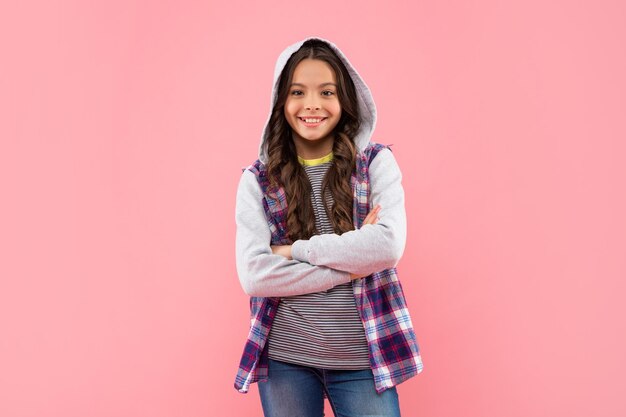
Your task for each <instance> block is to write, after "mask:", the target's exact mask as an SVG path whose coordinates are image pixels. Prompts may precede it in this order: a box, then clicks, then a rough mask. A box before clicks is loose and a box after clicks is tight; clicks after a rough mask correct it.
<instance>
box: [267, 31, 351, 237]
mask: <svg viewBox="0 0 626 417" xmlns="http://www.w3.org/2000/svg"><path fill="white" fill-rule="evenodd" d="M307 58H308V59H319V60H322V61H325V62H326V63H328V64H329V65H330V67H331V68H332V69H333V71H334V72H335V76H336V78H337V95H338V99H339V103H340V105H341V113H342V114H341V118H340V119H339V122H338V123H337V126H336V127H335V129H334V130H333V132H332V133H333V135H334V143H333V161H332V165H331V166H330V167H329V168H328V171H327V172H326V175H325V176H324V179H323V181H322V200H323V203H324V208H325V209H326V213H327V215H328V218H329V219H330V221H331V223H332V225H333V229H334V231H335V233H337V234H342V233H344V232H347V231H349V230H353V229H354V225H353V220H352V209H353V195H352V187H351V184H350V176H351V174H352V172H353V171H354V169H355V164H356V145H355V143H354V136H355V135H356V133H357V131H358V129H359V126H360V121H359V109H358V102H357V93H356V88H355V86H354V83H353V82H352V78H351V77H350V74H349V73H348V70H347V68H346V66H345V65H344V63H343V61H342V60H341V59H340V58H339V57H338V56H337V55H336V54H335V52H334V51H333V50H332V48H331V47H330V46H329V45H328V44H327V43H326V42H324V41H322V40H320V39H309V40H307V41H305V42H304V43H303V44H302V46H301V47H300V49H298V50H297V51H296V52H294V53H293V54H292V55H291V57H290V58H289V60H288V61H287V63H286V64H285V67H284V68H283V70H282V72H281V74H280V77H279V79H278V90H277V95H276V103H275V104H274V106H273V108H272V114H271V116H270V119H269V125H268V134H267V139H266V140H267V154H268V162H267V164H266V168H267V172H268V176H269V180H270V187H275V188H278V187H280V186H283V187H284V190H285V194H286V197H287V207H288V212H287V230H288V235H289V238H290V240H291V241H294V242H295V241H296V240H298V239H309V238H310V237H311V236H313V235H314V234H317V230H316V227H315V216H314V212H313V205H312V203H311V184H310V182H309V179H308V177H307V175H306V172H305V170H304V168H303V167H302V165H301V164H300V162H299V161H298V155H297V153H296V148H295V144H294V142H293V139H292V129H291V126H290V125H289V123H287V120H286V119H285V116H284V107H285V102H286V101H287V95H288V93H289V89H288V86H289V85H290V84H291V81H292V79H293V73H294V71H295V68H296V66H297V65H298V63H300V61H302V60H303V59H307ZM327 189H328V190H330V193H331V194H332V196H333V200H334V203H333V204H332V207H329V206H328V204H327V202H326V190H327Z"/></svg>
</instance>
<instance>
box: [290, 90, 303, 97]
mask: <svg viewBox="0 0 626 417" xmlns="http://www.w3.org/2000/svg"><path fill="white" fill-rule="evenodd" d="M301 92H302V91H300V90H293V91H292V92H291V95H292V96H298V95H300V94H296V93H301Z"/></svg>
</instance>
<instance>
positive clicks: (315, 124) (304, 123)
mask: <svg viewBox="0 0 626 417" xmlns="http://www.w3.org/2000/svg"><path fill="white" fill-rule="evenodd" d="M319 118H320V116H309V117H304V119H319ZM302 119H303V117H298V120H300V123H302V124H303V125H305V126H306V127H317V126H319V125H321V124H322V123H324V122H325V121H326V119H328V117H321V119H322V120H320V121H319V123H307V122H305V121H304V120H302Z"/></svg>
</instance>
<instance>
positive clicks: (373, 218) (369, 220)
mask: <svg viewBox="0 0 626 417" xmlns="http://www.w3.org/2000/svg"><path fill="white" fill-rule="evenodd" d="M379 212H380V204H377V205H376V206H375V207H374V208H373V209H372V211H370V212H369V213H367V216H365V220H363V225H366V224H376V223H377V222H378V213H379ZM368 275H370V274H365V275H357V274H353V273H350V279H359V278H364V277H366V276H368Z"/></svg>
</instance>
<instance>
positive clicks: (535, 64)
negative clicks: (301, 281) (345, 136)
mask: <svg viewBox="0 0 626 417" xmlns="http://www.w3.org/2000/svg"><path fill="white" fill-rule="evenodd" d="M625 21H626V6H625V3H624V2H622V1H617V0H616V1H593V2H592V1H566V0H562V1H538V0H531V1H528V0H525V1H522V0H516V1H485V0H477V1H471V2H469V1H468V2H464V1H445V2H444V1H417V2H400V1H395V2H394V1H386V2H384V5H383V2H380V1H358V2H351V3H347V2H337V1H317V2H314V3H310V2H289V1H263V2H261V1H259V2H253V1H250V2H245V3H244V2H239V3H237V2H219V3H218V2H207V1H180V0H178V1H173V0H172V1H158V2H153V1H138V0H135V1H129V0H126V1H115V2H113V1H100V2H94V1H90V2H86V1H77V0H75V1H63V2H49V1H36V2H34V1H22V2H3V4H2V6H0V52H1V58H0V59H1V62H0V75H1V76H0V137H1V138H2V152H1V153H0V158H1V159H0V184H1V193H2V205H1V206H0V207H1V210H2V216H1V217H0V218H1V220H0V221H1V225H0V236H1V237H0V242H1V247H0V256H1V257H2V261H1V262H0V268H1V269H0V279H1V281H0V335H1V336H0V415H2V416H3V417H52V416H63V417H84V416H89V417H104V416H115V417H138V416H150V417H165V416H167V417H174V416H176V417H178V416H180V417H196V416H259V415H261V410H260V403H259V399H258V392H257V387H256V385H254V386H253V388H252V390H251V392H250V393H249V394H247V395H242V394H239V393H237V392H236V391H235V390H234V388H233V386H232V384H233V380H234V375H235V371H236V368H237V364H238V360H239V355H240V353H241V350H242V347H243V343H244V341H245V337H246V333H247V326H248V298H247V296H245V294H244V293H243V291H242V290H241V288H240V286H239V282H238V280H237V276H236V271H235V259H234V230H235V229H234V228H235V223H234V204H235V191H236V185H237V182H238V179H239V176H240V174H241V171H240V168H241V167H243V166H246V165H248V164H249V163H251V162H252V161H253V160H254V159H256V156H257V147H258V144H259V138H260V133H261V129H262V127H263V124H264V122H265V119H266V117H267V112H268V111H269V99H270V91H271V78H272V73H273V68H274V62H275V59H276V57H277V56H278V54H279V53H280V51H282V50H283V48H284V47H285V46H287V45H288V44H291V43H293V42H296V41H298V40H300V39H302V38H304V37H306V36H309V35H318V36H322V37H325V38H328V39H331V40H333V42H335V43H336V44H337V45H338V46H339V47H340V48H342V50H343V51H344V52H345V53H346V54H347V56H348V58H349V59H350V60H351V61H352V63H353V64H354V65H355V66H356V68H357V69H358V70H359V72H360V73H361V75H362V76H363V77H364V79H365V80H366V82H367V83H368V85H369V86H370V87H371V89H372V92H373V94H374V97H375V100H376V102H377V106H378V110H379V122H378V126H377V130H376V134H375V139H376V140H377V141H378V142H381V143H393V144H394V152H395V155H396V158H397V159H398V161H399V164H400V166H401V168H402V170H403V173H404V186H405V190H406V193H407V200H406V204H407V205H406V207H407V211H408V216H409V217H408V218H409V237H408V242H407V248H406V252H405V255H404V258H403V259H402V261H401V263H400V265H399V273H400V276H401V278H402V282H403V285H404V287H405V290H406V293H407V298H408V302H409V307H410V309H411V313H412V316H413V322H414V325H415V329H416V332H417V336H418V340H419V342H420V346H421V349H422V355H423V359H424V365H425V368H424V372H423V373H422V374H420V375H419V376H417V377H415V378H413V379H412V380H410V381H408V382H406V383H404V384H402V385H400V386H399V392H400V396H401V397H400V400H401V406H402V411H403V415H404V416H429V417H440V416H450V417H457V416H464V417H479V416H480V417H490V416H494V417H495V416H507V417H515V416H520V417H522V416H523V417H539V416H568V417H579V416H580V417H582V416H585V417H586V416H623V415H626V403H625V400H624V395H623V394H624V389H625V384H624V372H625V371H626V366H625V365H626V364H625V359H624V357H625V355H624V352H625V348H626V343H625V340H624V339H625V334H626V325H625V320H624V317H625V316H626V308H625V302H624V295H625V291H624V290H625V284H624V278H625V277H626V260H625V259H626V256H625V255H626V244H625V236H626V219H625V216H624V213H625V212H626V197H625V187H626V184H625V179H626V169H625V168H624V162H625V161H624V159H625V158H624V156H625V155H626V146H625V145H624V139H626V127H625V124H624V115H625V113H626V112H625V110H626V103H625V98H624V97H626V81H625V77H624V74H626V54H625V53H624V51H625V46H624V45H625V43H626V42H625V41H626V30H625V25H624V22H625Z"/></svg>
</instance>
